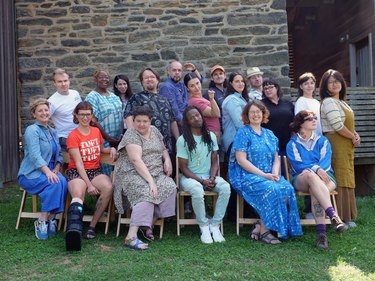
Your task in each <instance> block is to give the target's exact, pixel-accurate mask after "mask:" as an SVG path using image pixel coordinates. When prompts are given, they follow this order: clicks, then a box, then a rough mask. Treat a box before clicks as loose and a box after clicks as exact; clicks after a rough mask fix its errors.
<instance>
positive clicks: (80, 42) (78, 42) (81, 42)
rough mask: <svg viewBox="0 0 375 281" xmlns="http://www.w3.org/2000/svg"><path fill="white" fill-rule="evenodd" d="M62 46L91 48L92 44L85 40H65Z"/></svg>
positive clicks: (62, 41)
mask: <svg viewBox="0 0 375 281" xmlns="http://www.w3.org/2000/svg"><path fill="white" fill-rule="evenodd" d="M61 45H63V46H64V47H81V46H90V42H89V41H88V40H84V39H64V40H61Z"/></svg>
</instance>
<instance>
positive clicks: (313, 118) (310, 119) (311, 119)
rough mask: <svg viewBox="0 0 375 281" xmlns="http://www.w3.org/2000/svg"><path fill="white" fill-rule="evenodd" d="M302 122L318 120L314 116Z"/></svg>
mask: <svg viewBox="0 0 375 281" xmlns="http://www.w3.org/2000/svg"><path fill="white" fill-rule="evenodd" d="M304 120H305V121H313V120H318V117H316V116H314V117H306V118H305V119H304Z"/></svg>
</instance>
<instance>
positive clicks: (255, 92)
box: [246, 67, 263, 101]
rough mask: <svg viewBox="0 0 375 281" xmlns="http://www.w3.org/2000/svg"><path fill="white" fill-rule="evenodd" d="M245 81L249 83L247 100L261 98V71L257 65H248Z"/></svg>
mask: <svg viewBox="0 0 375 281" xmlns="http://www.w3.org/2000/svg"><path fill="white" fill-rule="evenodd" d="M246 74H247V83H248V85H250V90H249V101H253V100H262V95H263V93H262V90H263V89H262V83H263V72H262V71H260V69H259V67H250V68H248V69H247V71H246Z"/></svg>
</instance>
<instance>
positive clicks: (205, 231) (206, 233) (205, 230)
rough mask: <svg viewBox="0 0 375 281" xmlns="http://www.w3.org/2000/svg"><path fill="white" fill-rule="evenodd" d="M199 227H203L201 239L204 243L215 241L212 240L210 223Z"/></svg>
mask: <svg viewBox="0 0 375 281" xmlns="http://www.w3.org/2000/svg"><path fill="white" fill-rule="evenodd" d="M199 228H200V229H201V241H202V243H204V244H211V243H213V242H214V241H213V240H212V237H211V233H210V229H209V227H208V225H204V226H199Z"/></svg>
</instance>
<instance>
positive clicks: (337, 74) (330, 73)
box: [319, 69, 346, 101]
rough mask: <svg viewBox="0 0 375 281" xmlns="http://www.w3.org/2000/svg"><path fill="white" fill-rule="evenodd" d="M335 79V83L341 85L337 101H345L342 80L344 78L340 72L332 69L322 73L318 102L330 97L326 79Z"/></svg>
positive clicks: (343, 82)
mask: <svg viewBox="0 0 375 281" xmlns="http://www.w3.org/2000/svg"><path fill="white" fill-rule="evenodd" d="M331 76H332V77H333V78H335V79H336V80H337V81H339V82H340V83H341V91H340V93H339V99H340V100H345V99H346V83H345V80H344V77H343V76H342V74H341V73H340V72H338V71H337V70H334V69H328V70H327V71H326V72H324V74H323V76H322V79H320V85H319V88H320V92H319V95H320V100H321V101H323V99H325V98H329V97H331V96H332V95H331V93H330V92H329V91H328V79H329V77H331Z"/></svg>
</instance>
